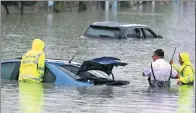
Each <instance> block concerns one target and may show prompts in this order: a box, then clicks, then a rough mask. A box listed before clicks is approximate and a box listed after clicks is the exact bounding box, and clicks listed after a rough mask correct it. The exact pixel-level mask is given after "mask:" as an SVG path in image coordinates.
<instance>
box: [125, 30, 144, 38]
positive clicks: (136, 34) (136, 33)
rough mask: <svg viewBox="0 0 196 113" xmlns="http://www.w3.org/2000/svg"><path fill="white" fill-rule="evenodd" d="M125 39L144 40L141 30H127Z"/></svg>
mask: <svg viewBox="0 0 196 113" xmlns="http://www.w3.org/2000/svg"><path fill="white" fill-rule="evenodd" d="M126 38H144V32H143V29H142V28H129V29H128V30H127V33H126Z"/></svg>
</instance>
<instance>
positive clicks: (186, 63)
mask: <svg viewBox="0 0 196 113" xmlns="http://www.w3.org/2000/svg"><path fill="white" fill-rule="evenodd" d="M179 63H180V65H181V66H180V68H178V66H177V65H175V64H174V63H173V60H171V61H170V64H172V66H173V67H174V68H175V69H176V70H177V72H178V73H179V74H180V78H179V79H178V81H177V84H178V85H180V84H182V85H185V84H186V85H193V83H194V70H193V66H192V64H191V62H190V58H189V54H188V53H186V52H185V53H180V54H179Z"/></svg>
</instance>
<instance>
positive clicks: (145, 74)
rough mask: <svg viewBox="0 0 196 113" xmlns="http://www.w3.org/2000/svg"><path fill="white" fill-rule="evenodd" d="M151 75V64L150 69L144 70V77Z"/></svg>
mask: <svg viewBox="0 0 196 113" xmlns="http://www.w3.org/2000/svg"><path fill="white" fill-rule="evenodd" d="M150 74H151V67H150V64H149V65H148V67H147V68H145V69H144V72H143V73H142V75H143V76H150Z"/></svg>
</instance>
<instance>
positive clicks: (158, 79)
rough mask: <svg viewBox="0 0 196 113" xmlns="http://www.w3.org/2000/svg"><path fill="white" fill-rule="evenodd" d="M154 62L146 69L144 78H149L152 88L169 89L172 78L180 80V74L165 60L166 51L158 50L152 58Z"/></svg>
mask: <svg viewBox="0 0 196 113" xmlns="http://www.w3.org/2000/svg"><path fill="white" fill-rule="evenodd" d="M152 59H153V61H154V62H152V63H150V64H149V65H148V67H147V68H146V69H144V72H143V76H149V78H148V82H149V85H150V86H151V87H169V86H170V78H173V79H178V78H179V77H180V76H179V75H178V72H177V71H176V70H175V69H174V68H173V67H172V66H171V65H170V64H169V63H168V62H166V61H165V60H164V51H163V50H162V49H157V50H156V51H154V54H153V56H152Z"/></svg>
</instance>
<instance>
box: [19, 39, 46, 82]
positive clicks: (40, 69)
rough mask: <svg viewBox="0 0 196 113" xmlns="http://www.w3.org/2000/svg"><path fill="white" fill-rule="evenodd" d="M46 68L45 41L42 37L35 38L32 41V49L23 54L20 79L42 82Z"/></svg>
mask: <svg viewBox="0 0 196 113" xmlns="http://www.w3.org/2000/svg"><path fill="white" fill-rule="evenodd" d="M44 68H45V54H44V42H43V41H42V40H41V39H35V40H34V41H33V43H32V49H31V50H29V51H27V52H26V53H25V54H24V55H23V56H22V60H21V64H20V69H19V79H18V80H19V81H26V82H41V81H42V80H43V76H44Z"/></svg>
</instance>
